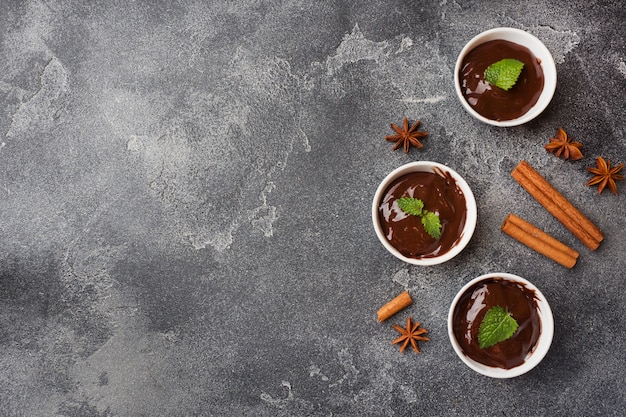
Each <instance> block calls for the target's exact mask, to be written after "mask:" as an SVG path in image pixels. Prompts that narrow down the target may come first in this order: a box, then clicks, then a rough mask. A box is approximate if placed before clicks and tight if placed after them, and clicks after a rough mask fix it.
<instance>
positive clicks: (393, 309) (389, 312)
mask: <svg viewBox="0 0 626 417" xmlns="http://www.w3.org/2000/svg"><path fill="white" fill-rule="evenodd" d="M411 303H413V300H412V299H411V296H410V295H409V292H408V291H403V292H401V293H400V295H398V296H397V297H396V298H394V299H393V300H391V301H389V302H388V303H387V304H385V305H384V306H382V307H381V308H380V309H379V310H378V321H380V322H383V321H385V320H387V319H388V318H389V317H391V316H393V315H394V314H396V313H398V312H399V311H400V310H402V309H404V308H406V307H408V306H410V305H411Z"/></svg>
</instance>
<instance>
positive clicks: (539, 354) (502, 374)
mask: <svg viewBox="0 0 626 417" xmlns="http://www.w3.org/2000/svg"><path fill="white" fill-rule="evenodd" d="M498 277H499V278H503V279H505V280H508V281H513V282H519V283H521V284H522V285H524V286H525V287H526V288H528V289H529V290H532V291H534V292H535V294H536V296H537V297H536V298H537V307H538V310H539V320H540V322H541V333H540V335H539V339H538V340H537V344H536V345H535V349H534V350H533V351H532V352H531V353H530V354H529V356H528V357H527V358H526V361H525V362H524V363H523V364H521V365H520V366H517V367H515V368H511V369H504V368H498V367H492V366H487V365H484V364H482V363H480V362H477V361H475V360H473V359H471V358H470V357H468V356H467V355H466V354H465V353H464V352H463V350H462V349H461V346H460V345H459V343H458V341H457V339H456V336H455V335H454V326H453V322H452V320H453V316H454V309H455V307H456V304H457V303H458V301H459V299H460V298H461V296H462V295H463V294H464V293H465V291H467V290H468V289H469V288H470V287H471V286H473V285H474V284H476V283H478V282H480V281H483V280H486V279H490V278H498ZM448 336H449V337H450V342H452V347H453V348H454V351H455V352H456V354H457V355H458V356H459V358H461V360H462V361H463V362H464V363H465V364H466V365H467V366H469V367H470V368H472V369H473V370H474V371H476V372H478V373H480V374H483V375H486V376H489V377H492V378H513V377H516V376H519V375H522V374H524V373H526V372H528V371H530V370H531V369H533V368H534V367H535V366H537V365H538V364H539V362H541V360H542V359H543V358H544V357H545V356H546V354H547V353H548V350H549V349H550V345H551V344H552V338H553V336H554V319H553V317H552V310H551V309H550V305H549V304H548V301H547V300H546V298H545V297H544V296H543V294H542V293H541V291H539V289H538V288H537V287H535V286H534V285H533V284H532V283H530V282H529V281H528V280H526V279H524V278H522V277H519V276H517V275H513V274H508V273H505V272H496V273H491V274H486V275H482V276H480V277H478V278H474V279H473V280H471V281H470V282H468V283H467V284H465V285H464V286H463V288H461V290H460V291H459V292H458V293H457V295H456V297H454V300H453V301H452V305H451V306H450V311H449V313H448Z"/></svg>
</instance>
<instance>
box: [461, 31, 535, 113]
mask: <svg viewBox="0 0 626 417" xmlns="http://www.w3.org/2000/svg"><path fill="white" fill-rule="evenodd" d="M504 58H515V59H517V60H519V61H522V62H523V63H524V68H523V69H522V73H521V74H520V76H519V78H518V80H517V83H515V85H514V86H513V88H511V89H510V90H508V91H505V90H502V89H501V88H498V87H496V86H492V85H491V84H489V82H487V81H486V80H485V76H484V74H485V70H486V69H487V67H488V66H489V65H491V64H493V63H495V62H498V61H500V60H502V59H504ZM459 80H460V82H461V91H462V92H463V96H464V97H465V99H466V100H467V102H468V103H469V105H470V106H472V108H473V109H474V110H476V111H477V112H478V113H480V114H481V115H482V116H484V117H486V118H488V119H490V120H497V121H502V120H512V119H517V118H518V117H520V116H523V115H524V114H526V112H528V110H530V108H531V107H532V106H534V105H535V103H537V100H539V96H540V95H541V91H542V90H543V70H542V69H541V62H540V61H539V60H538V59H537V58H536V57H535V55H533V53H532V52H531V51H530V50H529V49H528V48H526V47H524V46H521V45H518V44H516V43H513V42H509V41H505V40H494V41H489V42H485V43H483V44H481V45H478V46H477V47H476V48H474V49H472V50H471V51H470V52H469V53H468V54H467V55H466V56H465V58H464V59H463V64H462V65H461V71H460V73H459Z"/></svg>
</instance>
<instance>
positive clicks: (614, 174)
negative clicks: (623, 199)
mask: <svg viewBox="0 0 626 417" xmlns="http://www.w3.org/2000/svg"><path fill="white" fill-rule="evenodd" d="M622 168H624V164H619V165H618V166H615V167H613V168H611V161H610V160H609V161H605V160H604V158H603V157H601V156H599V157H598V158H597V159H596V168H587V171H589V172H591V173H592V174H593V175H594V176H593V178H591V179H590V180H589V181H587V185H588V186H589V185H596V184H599V185H598V194H600V193H601V192H602V191H603V190H604V187H606V186H607V185H608V186H609V188H610V190H611V192H612V193H613V194H617V183H616V181H621V180H623V179H624V176H623V175H622V174H618V172H620V171H621V170H622Z"/></svg>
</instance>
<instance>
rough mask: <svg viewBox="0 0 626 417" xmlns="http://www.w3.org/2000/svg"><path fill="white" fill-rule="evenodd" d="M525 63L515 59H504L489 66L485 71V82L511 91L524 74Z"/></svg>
mask: <svg viewBox="0 0 626 417" xmlns="http://www.w3.org/2000/svg"><path fill="white" fill-rule="evenodd" d="M523 68H524V63H523V62H522V61H519V60H517V59H514V58H504V59H502V60H500V61H498V62H494V63H493V64H491V65H489V66H488V67H487V69H486V70H485V80H487V81H488V82H489V84H493V85H495V86H496V87H500V88H501V89H503V90H504V91H509V90H510V89H511V88H513V86H514V85H515V83H517V79H518V78H519V76H520V74H521V73H522V69H523Z"/></svg>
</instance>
